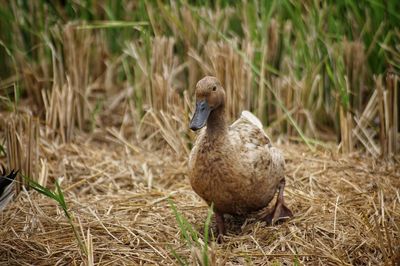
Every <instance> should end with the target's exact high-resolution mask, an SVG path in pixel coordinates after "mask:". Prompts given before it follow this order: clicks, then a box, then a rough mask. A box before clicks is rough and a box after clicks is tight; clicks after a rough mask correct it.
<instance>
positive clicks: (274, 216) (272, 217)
mask: <svg viewBox="0 0 400 266" xmlns="http://www.w3.org/2000/svg"><path fill="white" fill-rule="evenodd" d="M284 190H285V179H284V178H283V179H282V180H281V181H280V183H279V185H278V198H277V200H276V204H275V207H274V209H273V210H272V211H271V213H269V214H267V215H266V216H265V217H263V218H262V220H264V221H266V222H267V223H268V224H274V223H275V222H277V221H279V220H281V219H284V218H290V217H293V213H292V211H291V210H290V209H289V208H288V207H287V206H286V205H285V203H284V199H283V191H284Z"/></svg>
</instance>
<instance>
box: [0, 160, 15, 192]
mask: <svg viewBox="0 0 400 266" xmlns="http://www.w3.org/2000/svg"><path fill="white" fill-rule="evenodd" d="M17 174H18V171H14V170H11V172H10V173H9V174H8V175H7V172H6V170H5V168H4V166H3V165H1V174H0V199H1V198H2V195H3V193H4V190H5V189H6V188H7V186H8V185H10V184H11V183H12V182H13V181H14V179H15V177H16V176H17Z"/></svg>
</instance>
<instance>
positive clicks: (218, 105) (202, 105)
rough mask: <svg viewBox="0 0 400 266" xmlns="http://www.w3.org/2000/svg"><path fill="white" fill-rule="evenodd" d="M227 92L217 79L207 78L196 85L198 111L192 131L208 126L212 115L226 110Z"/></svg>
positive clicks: (191, 127) (192, 124)
mask: <svg viewBox="0 0 400 266" xmlns="http://www.w3.org/2000/svg"><path fill="white" fill-rule="evenodd" d="M224 105H225V91H224V88H223V87H222V86H221V83H220V82H219V80H218V79H217V78H216V77H211V76H206V77H204V78H202V79H201V80H200V81H199V82H197V84H196V110H195V112H194V115H193V117H192V120H191V121H190V126H189V127H190V129H191V130H193V131H196V130H199V129H200V128H202V127H204V126H205V125H206V124H207V120H208V119H209V117H210V114H212V113H213V112H216V110H219V109H222V108H224Z"/></svg>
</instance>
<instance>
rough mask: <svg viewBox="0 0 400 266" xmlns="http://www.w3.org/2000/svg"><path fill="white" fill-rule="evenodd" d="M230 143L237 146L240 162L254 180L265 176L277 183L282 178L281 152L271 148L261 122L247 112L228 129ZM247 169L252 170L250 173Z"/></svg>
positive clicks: (282, 160) (283, 160) (282, 158)
mask: <svg viewBox="0 0 400 266" xmlns="http://www.w3.org/2000/svg"><path fill="white" fill-rule="evenodd" d="M229 134H230V138H231V139H232V141H233V142H234V143H235V144H234V145H236V146H237V149H238V150H237V151H238V153H239V154H240V157H241V161H242V162H243V163H244V164H245V167H246V169H248V170H247V171H249V172H252V176H253V177H255V178H256V179H259V178H263V176H264V177H265V175H267V176H269V177H270V178H272V176H274V179H275V177H276V179H277V181H278V180H279V179H280V178H281V176H283V173H284V166H285V159H284V157H283V154H282V152H281V151H280V150H279V149H278V148H275V147H273V146H272V143H271V140H270V138H269V137H268V135H267V134H266V133H265V132H264V130H263V126H262V123H261V121H260V120H259V119H258V118H257V117H256V116H255V115H253V114H252V113H250V112H249V111H243V112H242V114H241V117H240V118H239V119H238V120H236V121H235V122H234V123H233V124H232V125H231V126H230V128H229ZM249 169H252V171H250V170H249Z"/></svg>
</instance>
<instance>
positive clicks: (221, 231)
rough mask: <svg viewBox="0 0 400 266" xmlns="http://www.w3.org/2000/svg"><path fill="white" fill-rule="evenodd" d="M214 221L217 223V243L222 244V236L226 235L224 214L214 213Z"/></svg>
mask: <svg viewBox="0 0 400 266" xmlns="http://www.w3.org/2000/svg"><path fill="white" fill-rule="evenodd" d="M215 221H216V223H217V243H218V244H222V243H223V241H224V235H225V233H226V230H225V220H224V214H223V213H219V212H217V211H216V212H215Z"/></svg>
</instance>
